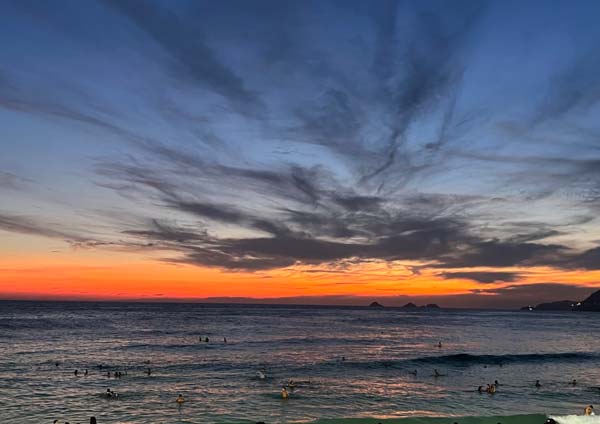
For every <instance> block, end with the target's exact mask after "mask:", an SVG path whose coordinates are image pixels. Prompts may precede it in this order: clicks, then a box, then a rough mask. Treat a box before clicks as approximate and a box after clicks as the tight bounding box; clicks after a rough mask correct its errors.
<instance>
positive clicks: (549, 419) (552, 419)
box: [544, 418, 558, 424]
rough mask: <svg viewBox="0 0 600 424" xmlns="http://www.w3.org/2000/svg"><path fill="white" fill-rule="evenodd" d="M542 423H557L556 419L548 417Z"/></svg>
mask: <svg viewBox="0 0 600 424" xmlns="http://www.w3.org/2000/svg"><path fill="white" fill-rule="evenodd" d="M544 424H558V423H557V422H556V420H554V418H548V419H547V420H546V421H544Z"/></svg>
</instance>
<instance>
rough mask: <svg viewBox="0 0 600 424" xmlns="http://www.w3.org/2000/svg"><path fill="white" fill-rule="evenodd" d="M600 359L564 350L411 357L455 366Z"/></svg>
mask: <svg viewBox="0 0 600 424" xmlns="http://www.w3.org/2000/svg"><path fill="white" fill-rule="evenodd" d="M595 359H600V356H599V355H597V354H593V353H585V352H562V353H524V354H507V355H471V354H469V353H457V354H453V355H441V356H426V357H421V358H416V359H411V360H410V362H413V363H420V364H443V365H454V366H470V365H503V364H515V363H517V364H521V363H532V362H571V361H590V360H595Z"/></svg>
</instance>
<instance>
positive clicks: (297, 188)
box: [0, 1, 600, 271]
mask: <svg viewBox="0 0 600 424" xmlns="http://www.w3.org/2000/svg"><path fill="white" fill-rule="evenodd" d="M0 8H1V13H0V43H1V51H2V61H0V127H1V128H2V134H1V135H0V147H1V149H2V154H1V155H0V196H1V197H0V199H1V202H0V217H2V219H1V220H0V229H3V230H4V231H5V232H7V233H8V232H10V233H11V234H13V235H14V234H19V233H20V232H22V233H26V234H37V235H40V236H42V237H44V238H45V239H51V240H54V239H57V240H63V241H65V240H66V241H67V242H69V243H70V244H73V243H74V244H76V245H83V244H85V245H87V246H90V247H91V248H94V249H103V248H106V246H113V247H114V246H119V248H120V249H123V250H125V251H127V250H132V251H138V250H139V249H143V248H146V249H155V250H158V251H159V252H160V255H163V256H164V257H166V258H169V260H173V261H177V262H183V263H189V264H193V265H197V266H202V267H217V268H220V269H227V270H233V271H236V270H247V271H248V270H249V271H253V270H263V269H277V268H284V267H289V266H293V265H294V264H309V265H314V266H319V265H320V264H330V263H334V262H336V261H339V260H352V261H359V262H360V261H370V260H383V261H387V260H422V261H424V262H431V261H434V262H435V261H438V263H437V264H434V265H433V266H434V267H443V268H444V269H452V268H457V267H458V268H462V267H478V266H550V267H557V268H561V269H563V268H564V269H573V268H581V267H583V268H584V269H595V267H594V266H592V265H591V264H592V263H593V262H594V261H595V260H596V259H595V258H598V259H600V251H598V250H594V249H596V248H598V240H599V239H600V230H599V228H598V221H597V218H596V216H597V214H598V208H599V206H600V203H599V199H600V119H599V118H600V104H599V102H598V100H599V99H600V51H599V47H598V46H599V43H598V41H599V40H600V27H599V26H598V25H597V16H599V12H600V3H598V2H594V1H587V2H585V1H575V2H566V1H564V2H562V1H555V2H554V1H539V2H536V1H528V2H517V1H514V2H510V1H490V2H463V1H457V2H443V1H438V2H420V1H419V2H400V1H375V2H361V1H357V2H353V1H318V2H317V1H315V2H311V1H306V2H281V1H276V2H275V1H274V2H268V1H256V2H247V1H224V2H197V1H176V2H165V1H163V2H160V1H145V2H138V1H100V2H94V1H62V2H60V3H53V2H43V1H14V2H12V1H5V2H3V3H2V5H0ZM49 228H50V229H51V231H49ZM421 235H422V237H421ZM398 237H399V239H396V238H398ZM403 237H404V238H403ZM391 240H393V243H392V241H391ZM418 240H425V241H426V243H424V245H423V246H420V245H418V243H417V241H418ZM390 243H391V244H393V247H389V246H388V245H389V244H390ZM415 243H416V244H417V245H415ZM289 244H293V245H294V246H296V248H294V249H287V250H286V249H282V248H281V246H282V245H285V246H287V245H289ZM398 245H402V248H400V247H398ZM432 246H434V247H432ZM436 246H437V247H436ZM3 248H4V250H5V251H10V250H11V249H12V247H11V245H10V243H9V242H6V243H5V244H4V246H3ZM111 248H112V247H111ZM507 250H509V251H510V252H511V253H510V254H507V253H506V251H507ZM309 251H312V252H315V253H314V254H313V253H311V252H309ZM457 251H458V252H463V253H457ZM521 251H522V252H524V253H523V254H514V252H521ZM507 255H508V256H509V258H508V259H506V260H505V261H502V260H491V259H489V258H490V257H494V258H497V257H499V256H507ZM513 255H514V257H513ZM596 255H598V256H596ZM440 258H443V259H440ZM598 263H600V262H598ZM582 264H583V265H582Z"/></svg>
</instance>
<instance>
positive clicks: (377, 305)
mask: <svg viewBox="0 0 600 424" xmlns="http://www.w3.org/2000/svg"><path fill="white" fill-rule="evenodd" d="M369 307H371V308H383V305H382V304H381V303H379V302H371V304H370V305H369Z"/></svg>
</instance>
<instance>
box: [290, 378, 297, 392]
mask: <svg viewBox="0 0 600 424" xmlns="http://www.w3.org/2000/svg"><path fill="white" fill-rule="evenodd" d="M288 387H289V388H290V389H292V390H294V388H295V387H296V383H294V380H292V379H291V378H290V381H288Z"/></svg>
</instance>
